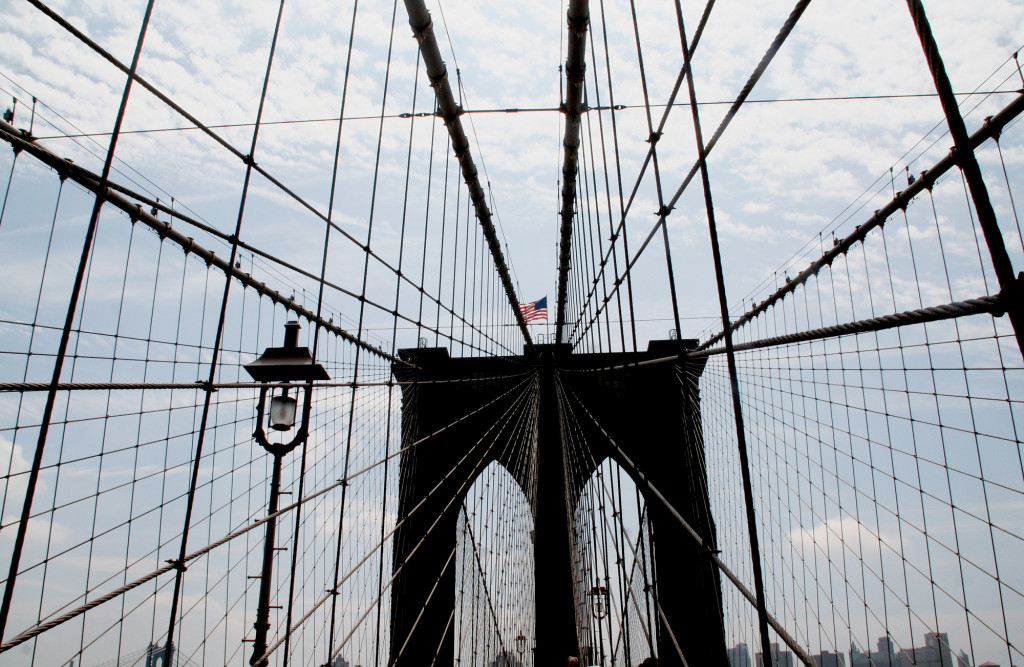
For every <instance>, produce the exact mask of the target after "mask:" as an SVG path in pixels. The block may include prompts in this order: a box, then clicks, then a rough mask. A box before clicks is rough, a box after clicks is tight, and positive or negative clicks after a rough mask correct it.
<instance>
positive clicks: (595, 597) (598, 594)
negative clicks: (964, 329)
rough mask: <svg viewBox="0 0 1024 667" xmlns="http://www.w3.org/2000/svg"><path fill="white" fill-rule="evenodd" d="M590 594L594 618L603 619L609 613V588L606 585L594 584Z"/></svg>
mask: <svg viewBox="0 0 1024 667" xmlns="http://www.w3.org/2000/svg"><path fill="white" fill-rule="evenodd" d="M589 595H590V600H591V609H592V610H593V614H594V618H596V619H598V620H601V619H602V618H604V617H605V616H607V615H608V589H607V588H605V587H604V586H594V587H593V588H591V589H590V593H589Z"/></svg>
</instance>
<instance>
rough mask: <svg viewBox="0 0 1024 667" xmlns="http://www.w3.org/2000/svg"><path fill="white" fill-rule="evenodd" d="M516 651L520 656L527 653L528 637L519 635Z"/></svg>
mask: <svg viewBox="0 0 1024 667" xmlns="http://www.w3.org/2000/svg"><path fill="white" fill-rule="evenodd" d="M516 651H517V652H518V653H520V654H523V653H526V637H525V636H523V635H519V636H518V637H516Z"/></svg>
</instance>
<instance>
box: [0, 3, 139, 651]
mask: <svg viewBox="0 0 1024 667" xmlns="http://www.w3.org/2000/svg"><path fill="white" fill-rule="evenodd" d="M153 1H154V0H149V3H148V4H147V5H146V13H145V15H144V16H143V18H142V27H141V28H140V29H139V38H138V40H137V41H136V43H135V54H134V55H133V56H132V64H131V68H130V70H129V74H128V80H127V81H126V82H125V84H124V93H123V94H122V95H121V105H120V106H119V107H118V109H117V118H116V120H115V121H114V131H113V132H112V133H111V135H110V145H109V147H108V148H107V155H106V158H105V159H104V161H103V172H102V174H101V175H100V182H99V190H98V193H97V195H96V201H95V202H94V203H93V207H92V214H91V215H90V216H89V225H88V227H87V228H86V231H85V239H84V241H83V242H82V256H81V258H80V259H79V261H78V272H77V273H76V274H75V282H74V285H73V287H72V288H71V297H70V299H69V300H68V311H67V316H66V317H65V319H64V329H63V330H62V332H61V336H60V343H59V345H58V347H57V354H56V358H55V359H54V363H53V376H52V379H51V380H50V389H49V391H47V393H46V404H45V405H44V407H43V414H42V418H41V419H40V425H39V438H38V440H37V441H36V451H35V455H34V456H33V458H32V468H31V470H30V471H29V475H28V481H27V482H26V484H25V502H24V503H23V504H22V506H21V519H20V521H19V522H18V532H17V534H16V535H15V537H14V546H13V548H12V550H11V567H10V570H9V572H8V575H7V585H6V586H5V587H4V597H3V601H2V602H0V640H2V639H3V636H4V630H5V629H6V628H7V618H8V616H9V614H10V612H11V602H12V600H13V596H14V585H15V584H16V583H17V579H18V568H19V567H20V565H21V552H22V549H24V547H25V536H26V533H27V532H28V522H29V518H30V517H31V515H32V499H33V497H34V496H35V490H36V484H37V483H38V482H39V472H40V469H41V468H42V464H43V449H44V447H45V446H46V437H47V434H48V433H49V430H50V419H51V418H52V416H53V407H54V404H55V402H56V400H57V384H58V383H59V382H60V375H61V371H62V370H63V368H64V360H65V358H66V357H67V351H68V343H69V341H70V340H71V329H72V327H73V326H74V321H75V315H76V314H77V312H78V299H79V296H80V295H81V292H82V284H83V283H84V281H85V269H86V266H88V264H89V257H90V255H91V253H92V245H93V240H94V239H95V237H96V226H97V224H98V223H99V218H100V211H101V210H102V209H103V204H104V202H105V201H106V196H105V195H104V194H103V193H104V192H105V191H106V187H107V179H108V178H109V177H110V169H111V167H112V166H113V163H114V150H115V149H116V148H117V139H118V137H119V136H120V134H121V124H122V123H123V122H124V115H125V110H126V109H127V108H128V97H129V95H130V94H131V90H132V82H133V81H134V80H135V70H136V69H137V68H138V65H139V58H140V57H141V56H142V44H143V43H144V42H145V40H146V30H147V29H148V28H149V18H150V16H151V15H152V13H153ZM12 169H13V167H12ZM12 173H13V171H12Z"/></svg>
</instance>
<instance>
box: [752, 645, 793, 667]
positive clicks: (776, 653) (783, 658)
mask: <svg viewBox="0 0 1024 667" xmlns="http://www.w3.org/2000/svg"><path fill="white" fill-rule="evenodd" d="M771 648H772V659H771V663H770V664H765V659H764V654H763V653H758V654H757V667H795V665H796V663H794V662H793V654H792V653H790V652H789V651H783V650H782V649H781V648H779V645H778V644H772V647H771Z"/></svg>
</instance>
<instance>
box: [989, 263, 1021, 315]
mask: <svg viewBox="0 0 1024 667" xmlns="http://www.w3.org/2000/svg"><path fill="white" fill-rule="evenodd" d="M1022 290H1024V272H1022V273H1018V274H1017V278H1016V279H1015V280H1014V281H1013V282H1011V283H1009V284H1008V285H1007V286H1006V287H1004V288H1003V289H1001V290H1000V291H999V295H998V296H997V297H996V301H995V303H994V304H992V311H991V312H992V316H993V317H1002V316H1003V315H1005V314H1006V313H1007V311H1009V310H1012V309H1016V308H1020V305H1021V296H1022Z"/></svg>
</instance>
